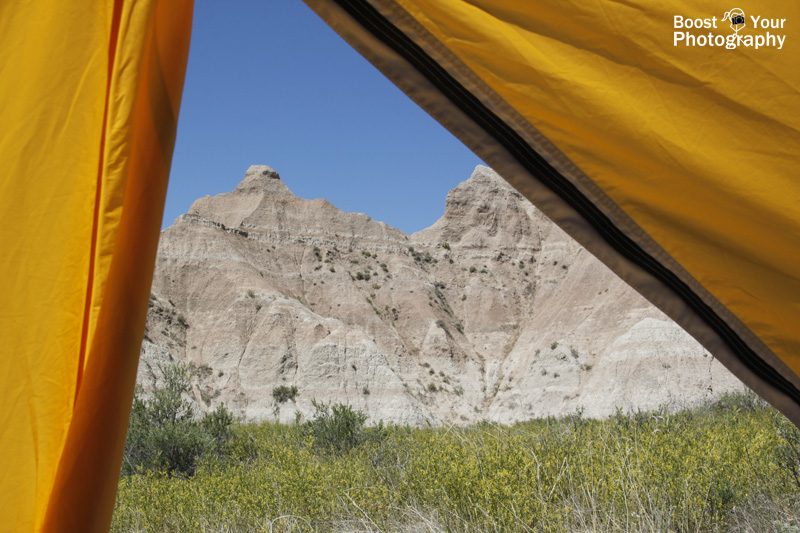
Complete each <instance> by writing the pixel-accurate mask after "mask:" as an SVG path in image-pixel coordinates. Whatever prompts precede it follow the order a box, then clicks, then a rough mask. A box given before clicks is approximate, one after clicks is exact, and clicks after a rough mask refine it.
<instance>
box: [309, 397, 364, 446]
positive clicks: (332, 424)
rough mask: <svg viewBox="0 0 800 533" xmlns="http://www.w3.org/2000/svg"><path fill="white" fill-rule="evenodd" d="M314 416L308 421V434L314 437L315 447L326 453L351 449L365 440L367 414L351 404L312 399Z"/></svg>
mask: <svg viewBox="0 0 800 533" xmlns="http://www.w3.org/2000/svg"><path fill="white" fill-rule="evenodd" d="M311 405H313V406H314V417H313V418H312V419H311V420H310V421H309V422H306V424H305V427H306V431H307V432H308V434H310V435H312V436H313V437H314V448H315V449H317V450H320V451H323V452H326V453H333V454H341V453H345V452H348V451H350V450H351V449H353V448H355V447H356V446H358V444H359V443H361V442H362V441H363V440H364V437H365V434H364V423H365V422H366V421H367V415H366V414H364V413H363V412H361V411H358V410H354V409H353V408H352V407H350V406H349V405H345V404H342V403H337V404H334V405H332V406H331V405H329V404H326V403H325V402H317V401H316V400H311Z"/></svg>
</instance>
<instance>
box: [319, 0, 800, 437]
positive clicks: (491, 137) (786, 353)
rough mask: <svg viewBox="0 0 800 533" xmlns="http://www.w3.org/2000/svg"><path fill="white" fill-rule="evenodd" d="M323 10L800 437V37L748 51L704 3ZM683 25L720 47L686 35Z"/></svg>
mask: <svg viewBox="0 0 800 533" xmlns="http://www.w3.org/2000/svg"><path fill="white" fill-rule="evenodd" d="M307 3H308V4H309V5H310V7H312V9H314V10H315V11H316V12H317V13H318V14H319V15H320V16H321V17H322V18H323V19H324V20H326V22H328V24H330V25H331V26H332V27H333V28H334V29H335V30H336V31H337V32H338V33H339V34H340V35H341V36H342V37H344V38H345V39H346V40H347V41H348V42H350V44H352V45H353V46H354V47H355V48H356V49H357V50H359V52H361V53H362V54H363V55H364V56H365V57H367V59H369V60H370V61H371V62H372V63H373V64H374V65H375V66H377V67H378V68H379V69H380V70H381V71H382V72H384V74H386V75H387V76H388V77H389V78H390V79H392V80H393V81H394V82H395V83H396V84H397V85H398V86H399V87H400V88H401V89H403V90H404V91H405V92H406V93H407V94H408V95H409V96H410V97H411V98H412V99H414V100H415V101H416V102H417V103H418V104H420V105H421V106H422V107H423V108H425V109H426V110H427V111H428V112H429V113H431V115H433V116H434V117H435V118H436V119H437V120H439V121H440V122H441V123H442V124H443V125H444V126H445V127H447V128H448V129H449V130H450V131H451V132H453V133H454V134H455V135H456V136H457V137H459V138H460V139H461V140H462V141H463V142H464V143H465V144H467V145H468V146H469V147H470V148H471V149H473V150H474V151H475V152H476V153H477V154H478V155H480V156H481V157H483V159H484V160H485V161H487V163H489V164H490V165H491V166H493V167H494V168H495V169H496V170H497V171H498V172H500V174H501V175H503V176H504V177H505V178H506V179H507V180H508V181H509V182H511V183H512V184H513V185H514V186H515V187H516V188H517V189H518V190H520V192H522V193H523V194H524V195H525V196H527V197H528V198H529V199H530V200H531V201H532V202H533V203H534V204H536V205H537V206H538V207H539V208H540V209H542V211H544V212H545V213H546V214H547V215H548V216H549V217H550V218H552V219H553V220H554V221H555V222H557V223H558V224H559V225H560V226H561V227H562V228H564V229H565V230H566V231H567V232H568V233H570V234H571V235H572V236H573V237H575V238H576V239H577V240H578V241H579V242H581V243H582V244H583V245H584V246H586V247H587V248H588V249H589V250H590V251H591V252H592V253H594V254H595V255H596V256H598V257H599V258H600V259H601V260H602V261H603V262H604V263H605V264H607V265H608V266H609V267H611V268H612V270H614V271H615V272H616V273H617V274H619V275H620V276H621V277H622V278H623V279H625V280H626V281H627V282H628V283H629V284H631V285H632V286H633V287H634V288H636V289H637V290H638V291H639V292H641V293H642V294H643V295H644V296H645V297H647V298H648V299H650V300H651V301H652V302H653V303H654V304H656V305H657V306H658V307H659V308H661V309H662V310H663V311H665V312H666V313H667V314H668V315H669V316H670V317H672V318H673V319H674V320H676V321H677V322H678V323H679V324H680V325H681V326H683V327H684V328H685V329H686V330H687V331H689V333H691V334H692V335H693V336H694V337H695V338H697V339H698V340H699V341H700V342H701V343H702V344H703V345H704V346H705V347H706V348H707V349H708V350H709V351H710V352H711V353H712V354H713V355H714V356H716V357H717V358H719V359H720V360H721V361H722V362H723V363H724V364H725V365H726V366H727V367H728V368H729V369H730V370H731V371H733V372H734V373H735V374H736V375H737V376H738V377H739V378H740V379H742V380H743V381H744V382H745V383H746V384H747V385H748V386H750V387H751V388H753V389H754V390H756V391H757V392H758V393H759V394H761V395H762V396H763V397H764V398H766V399H767V400H768V401H770V402H771V403H772V404H773V405H775V406H776V407H778V408H779V409H780V410H782V411H783V412H784V413H785V414H786V415H787V416H789V417H790V418H791V419H792V420H793V421H794V422H795V423H800V379H798V373H800V328H797V327H796V324H798V323H800V304H798V302H800V281H798V279H797V276H796V272H800V248H799V247H798V243H800V209H798V207H797V206H798V200H800V184H798V183H797V181H796V180H794V179H792V176H793V175H794V173H795V172H794V169H795V168H796V166H797V164H798V154H800V133H799V132H800V111H798V109H800V107H799V106H798V104H800V74H798V72H797V69H795V68H794V67H793V65H794V64H795V61H794V60H793V59H794V58H796V44H794V43H796V42H797V41H798V38H800V32H798V31H797V30H796V29H793V28H791V27H789V26H788V25H786V24H785V25H784V26H785V27H783V28H779V29H777V30H776V29H774V28H773V29H772V30H771V31H772V33H773V34H775V33H780V34H781V35H779V36H774V35H773V37H772V39H771V40H770V38H768V36H767V35H766V33H767V30H766V29H764V28H761V27H752V28H749V29H748V30H747V32H748V33H744V32H742V33H741V34H739V33H738V31H737V30H734V29H732V28H729V27H728V23H727V22H726V23H724V24H723V23H722V21H721V19H722V15H723V13H714V12H712V11H703V8H702V7H699V6H697V5H696V3H692V2H688V1H677V2H669V3H662V4H659V5H652V3H644V2H625V3H608V2H595V3H585V2H574V3H573V2H565V3H561V4H559V5H558V6H555V5H540V4H535V5H534V4H530V3H527V4H526V3H520V2H508V1H504V0H471V1H463V0H436V1H434V0H397V1H393V0H307ZM742 9H743V10H744V12H745V13H751V14H752V15H753V16H758V17H761V18H762V19H763V18H769V19H780V18H784V19H787V20H794V19H796V18H797V15H798V14H800V10H799V9H798V7H797V6H796V5H795V4H792V3H790V2H786V1H784V2H775V3H773V4H771V5H770V7H769V9H767V8H764V7H763V5H760V4H757V3H751V4H748V5H744V6H742ZM676 15H680V16H681V17H682V19H681V20H684V19H693V20H694V19H701V20H705V19H708V21H709V25H710V26H712V25H716V27H713V26H712V27H711V28H709V29H710V30H711V31H706V30H704V31H703V32H700V31H692V30H689V29H686V28H676V27H674V26H675V25H676V24H677V23H676V22H675V21H676V20H678V19H677V18H676ZM714 17H716V21H714V20H713V19H714ZM678 34H680V35H678ZM686 35H690V37H687V36H686ZM747 35H750V36H751V41H748V40H747V38H746V36H747ZM699 36H702V38H699ZM778 37H781V38H782V40H781V38H778ZM762 41H763V42H762ZM687 42H688V43H689V44H687ZM698 42H700V43H705V45H702V46H701V45H698ZM709 42H710V43H711V45H709V44H708V43H709ZM729 42H733V43H734V44H735V45H736V46H727V45H726V43H729ZM748 42H750V43H752V44H751V45H750V46H748V45H747V43H748ZM757 42H762V46H761V47H760V48H756V47H755V44H754V43H757ZM715 43H716V44H719V43H722V44H723V45H722V46H717V45H715ZM779 43H783V44H779ZM744 65H746V68H744Z"/></svg>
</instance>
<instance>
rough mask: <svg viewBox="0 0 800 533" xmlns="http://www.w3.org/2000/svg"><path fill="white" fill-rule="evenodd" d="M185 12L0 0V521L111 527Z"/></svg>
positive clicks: (61, 527)
mask: <svg viewBox="0 0 800 533" xmlns="http://www.w3.org/2000/svg"><path fill="white" fill-rule="evenodd" d="M191 15H192V3H191V1H190V0H161V1H159V0H138V1H134V0H106V1H102V0H101V1H99V2H97V1H96V2H85V1H79V0H37V1H36V2H30V1H22V0H10V1H5V2H3V3H2V5H0V95H2V98H3V105H2V106H0V161H2V163H3V171H2V175H0V217H2V221H0V235H2V245H3V253H2V256H0V284H2V287H1V288H0V339H2V341H3V342H2V344H1V345H0V351H2V366H0V368H2V372H1V373H0V450H2V454H3V460H2V464H3V466H2V468H0V502H2V509H3V517H2V519H0V531H34V530H35V531H56V530H57V531H104V530H107V529H108V527H109V525H110V521H111V513H112V510H113V504H114V498H115V495H116V486H117V481H118V476H119V468H120V462H121V457H122V449H123V447H124V442H125V431H126V427H127V420H128V413H129V411H130V403H131V397H132V395H133V386H134V382H135V376H136V366H137V362H138V356H139V349H140V345H141V339H142V335H143V332H144V319H145V313H146V310H147V300H148V295H149V290H150V283H151V278H152V271H153V265H154V262H155V251H156V246H157V242H158V233H159V229H160V221H161V214H162V210H163V202H164V195H165V193H166V183H167V176H168V171H169V166H170V161H171V157H172V148H173V143H174V137H175V129H176V124H177V113H178V108H179V103H180V97H181V91H182V87H183V76H184V72H185V67H186V60H187V57H188V46H189V35H190V29H191Z"/></svg>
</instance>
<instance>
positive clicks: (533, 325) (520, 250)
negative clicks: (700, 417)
mask: <svg viewBox="0 0 800 533" xmlns="http://www.w3.org/2000/svg"><path fill="white" fill-rule="evenodd" d="M174 360H179V361H186V362H188V363H189V364H190V365H191V366H192V368H194V369H195V372H194V379H193V393H194V396H195V399H196V401H197V404H198V405H199V406H200V407H201V408H202V409H212V408H215V407H216V406H217V405H218V404H219V403H221V402H224V403H225V405H226V406H227V407H228V408H229V409H231V410H232V411H233V412H234V413H235V414H237V415H239V416H242V417H244V418H246V419H249V420H265V419H275V420H282V421H291V420H294V418H295V413H296V412H299V413H301V415H302V416H306V417H307V416H309V415H310V414H311V413H312V412H313V408H312V405H311V401H312V399H316V400H322V401H332V402H344V403H348V404H350V405H352V406H354V407H355V408H358V409H361V410H363V411H365V412H366V413H367V414H368V415H369V416H370V419H371V420H373V421H377V420H381V419H382V420H385V421H393V422H397V423H407V424H411V425H422V424H434V425H435V424H441V423H455V424H465V423H471V422H475V421H478V420H492V421H497V422H503V423H510V422H513V421H517V420H525V419H529V418H532V417H539V416H548V415H563V414H568V413H570V412H574V411H575V410H582V411H583V413H584V415H585V416H605V415H608V414H612V413H613V412H615V411H616V409H618V408H620V409H623V410H631V409H650V408H655V407H657V406H659V405H661V404H669V405H670V406H673V407H677V408H680V407H684V406H688V405H692V404H695V403H697V402H700V401H703V400H706V399H709V398H713V397H714V396H716V395H718V394H720V393H722V392H725V391H730V390H734V389H739V388H741V387H742V385H741V384H740V383H739V382H738V380H736V378H734V377H733V376H732V375H731V374H730V373H729V372H728V371H727V370H726V369H724V368H723V367H722V366H721V365H720V364H719V363H718V362H716V361H715V360H714V359H713V358H712V357H710V356H709V354H708V353H707V352H706V351H705V350H704V349H703V348H702V347H701V346H700V345H699V344H697V343H696V342H695V341H694V340H693V339H692V338H691V337H690V336H689V335H688V334H686V333H685V332H683V330H681V329H680V328H679V327H678V326H676V325H675V324H674V323H673V322H672V321H670V320H669V319H668V318H667V317H666V316H664V315H663V314H662V313H661V312H660V311H658V310H656V309H655V308H654V307H653V306H652V305H650V304H649V303H648V302H647V301H646V300H644V298H642V297H641V296H640V295H639V294H638V293H636V292H635V291H633V290H632V289H630V288H629V287H628V286H627V285H625V283H624V282H622V281H621V280H620V279H619V278H617V277H616V276H615V275H614V274H613V273H611V272H610V271H609V270H608V269H607V268H606V267H605V266H603V265H602V264H601V263H600V262H599V261H597V260H596V259H595V258H594V257H593V256H591V255H590V254H589V253H588V252H586V251H585V250H584V249H583V248H581V247H580V246H579V245H578V244H577V243H575V242H574V241H573V240H572V239H571V238H569V237H568V236H567V235H566V234H565V233H564V232H563V231H561V230H560V229H559V228H558V227H557V226H555V225H554V224H553V223H552V222H550V221H549V220H548V219H547V218H546V217H545V216H544V215H543V214H542V213H541V212H540V211H538V210H537V209H536V208H535V207H534V206H533V205H531V204H530V203H529V202H528V201H527V200H526V199H525V198H524V197H522V195H520V194H519V193H518V192H517V191H516V190H514V189H513V188H512V187H511V186H510V185H508V184H507V183H506V182H505V181H504V180H503V179H502V178H500V177H499V176H498V175H497V174H495V173H494V172H493V171H492V170H491V169H489V168H486V167H480V166H479V167H478V168H476V170H475V172H474V173H473V174H472V176H471V177H470V178H469V179H468V180H467V181H465V182H463V183H461V184H460V185H459V186H458V187H456V188H455V189H454V190H452V191H451V192H450V194H449V195H448V197H447V200H446V203H445V212H444V215H443V216H442V218H441V219H440V220H439V221H437V222H436V223H435V224H434V225H433V226H431V227H430V228H427V229H425V230H423V231H420V232H417V233H415V234H413V235H407V234H405V233H403V232H402V231H400V230H397V229H395V228H392V227H390V226H388V225H386V224H384V223H382V222H376V221H374V220H372V219H371V218H369V217H368V216H367V215H364V214H357V213H356V214H354V213H344V212H342V211H340V210H338V209H337V208H336V207H334V206H333V205H332V204H330V203H329V202H328V201H326V200H323V199H316V200H305V199H301V198H298V197H296V196H295V195H294V194H293V193H292V192H291V191H290V190H289V188H288V187H287V186H286V185H285V184H284V183H283V181H281V179H280V177H279V176H278V174H277V172H275V171H274V170H273V169H271V168H269V167H266V166H253V167H250V169H249V170H248V171H247V173H246V175H245V178H244V180H243V181H242V182H241V183H240V184H239V185H238V186H237V187H236V189H235V190H234V191H232V192H229V193H225V194H221V195H218V196H214V197H205V198H201V199H199V200H197V201H196V202H195V203H194V205H192V207H191V209H190V210H189V212H188V213H187V214H185V215H182V216H181V217H179V218H178V219H177V220H176V221H175V223H174V225H173V226H171V227H170V228H168V229H166V230H164V231H163V233H162V236H161V241H160V243H159V251H158V260H157V265H156V273H155V278H154V281H153V289H152V295H151V301H150V311H149V314H148V322H147V331H146V336H145V341H144V344H143V348H142V359H141V362H140V366H139V376H138V380H139V382H140V383H141V384H142V385H143V386H144V387H145V388H148V387H150V386H152V385H153V384H154V383H155V382H157V381H158V379H159V375H160V372H159V365H160V364H165V363H169V362H171V361H174ZM280 386H285V387H287V388H289V389H291V387H296V389H297V392H298V393H297V395H296V396H295V397H294V398H293V399H290V400H288V401H282V402H279V401H278V400H277V399H276V398H275V397H274V396H273V391H274V390H275V389H276V387H280Z"/></svg>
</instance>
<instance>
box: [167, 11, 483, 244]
mask: <svg viewBox="0 0 800 533" xmlns="http://www.w3.org/2000/svg"><path fill="white" fill-rule="evenodd" d="M480 163H481V161H480V159H479V158H478V157H477V156H475V155H474V154H472V152H470V151H469V150H468V149H467V148H466V147H465V146H464V145H463V144H461V142H460V141H458V140H457V139H456V138H455V137H453V136H452V135H451V134H450V133H449V132H447V131H446V130H445V129H444V128H443V127H442V126H440V125H439V124H438V123H437V122H436V121H434V120H433V119H432V118H430V117H429V116H428V115H427V114H426V113H425V112H424V111H422V110H421V109H420V108H418V107H417V105H416V104H414V103H413V102H412V101H411V100H410V99H409V98H408V97H406V96H405V95H404V94H403V93H402V92H401V91H400V90H399V89H397V88H395V86H394V85H393V84H392V83H391V82H389V81H388V80H387V79H386V78H385V77H384V76H383V75H382V74H381V73H380V72H379V71H378V70H377V69H375V68H374V67H373V66H372V65H371V64H369V63H368V62H367V61H366V60H365V59H363V58H362V57H361V56H360V55H359V54H358V53H357V52H356V51H355V50H353V49H352V48H350V46H349V45H348V44H347V43H345V42H344V41H343V40H342V39H341V38H340V37H339V36H338V35H336V34H335V33H334V32H333V31H332V30H331V29H329V28H328V26H327V25H325V23H323V22H322V21H321V20H320V19H319V18H318V17H317V16H316V14H314V13H313V12H312V11H311V10H310V9H309V8H308V7H306V6H305V4H303V3H302V2H300V1H299V0H261V1H258V0H238V1H236V2H229V1H226V2H223V1H218V0H197V1H196V2H195V15H194V27H193V33H192V45H191V51H190V54H189V64H188V68H187V74H186V83H185V86H184V94H183V102H182V105H181V113H180V120H179V125H178V136H177V142H176V146H175V154H174V158H173V163H172V173H171V176H170V185H169V190H168V193H167V203H166V207H165V212H164V222H163V227H167V226H169V225H171V224H172V222H173V221H174V219H175V218H177V217H178V216H179V215H180V214H182V213H185V212H186V211H187V210H188V209H189V206H190V205H191V203H192V202H193V201H194V200H195V199H197V198H199V197H202V196H205V195H214V194H219V193H222V192H226V191H229V190H232V189H233V188H234V187H235V186H236V184H237V183H238V182H239V181H241V179H242V178H243V177H244V173H245V171H246V170H247V167H248V166H250V165H251V164H265V165H270V166H271V167H273V168H274V169H275V170H277V171H278V172H279V173H280V175H281V178H282V179H283V180H284V181H285V182H286V184H287V185H288V186H289V188H290V189H291V190H292V191H293V192H294V193H295V194H296V195H297V196H300V197H302V198H326V199H328V200H330V201H331V202H332V203H333V204H334V205H335V206H337V207H338V208H339V209H342V210H344V211H351V212H361V213H367V214H368V215H369V216H371V217H372V218H374V219H376V220H382V221H384V222H386V223H387V224H389V225H391V226H394V227H397V228H400V229H402V230H403V231H406V232H408V233H411V232H414V231H418V230H420V229H423V228H425V227H427V226H429V225H431V224H432V223H433V222H435V221H436V219H438V218H439V217H440V216H441V215H442V213H443V211H444V200H445V197H446V195H447V192H448V191H449V190H450V189H452V188H453V187H454V186H456V185H457V184H458V183H459V182H461V181H463V180H465V179H467V178H468V177H469V175H470V173H471V172H472V170H473V169H474V168H475V165H477V164H480Z"/></svg>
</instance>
